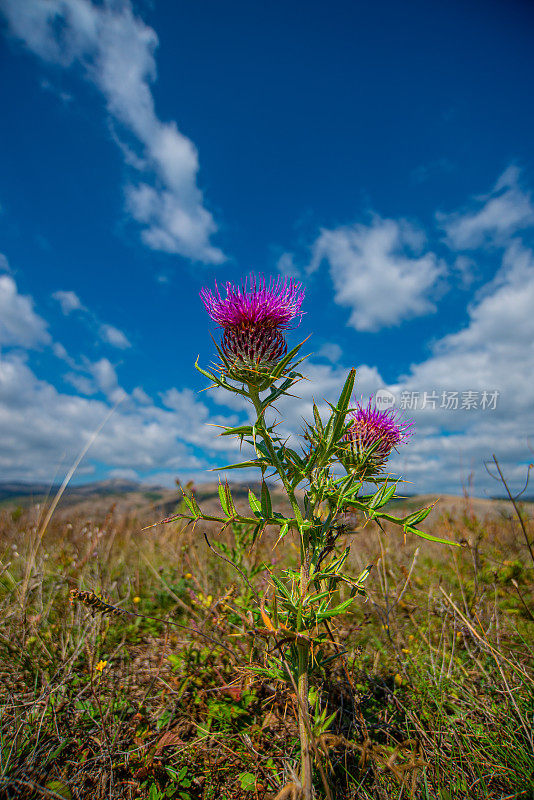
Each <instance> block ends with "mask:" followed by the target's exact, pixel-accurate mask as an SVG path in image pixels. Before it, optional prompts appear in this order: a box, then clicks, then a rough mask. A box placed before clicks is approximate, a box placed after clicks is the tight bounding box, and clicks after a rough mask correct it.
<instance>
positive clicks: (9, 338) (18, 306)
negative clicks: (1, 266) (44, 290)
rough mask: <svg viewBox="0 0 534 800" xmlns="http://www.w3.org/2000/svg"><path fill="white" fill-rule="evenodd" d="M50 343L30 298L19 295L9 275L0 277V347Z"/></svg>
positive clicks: (35, 345) (43, 324)
mask: <svg viewBox="0 0 534 800" xmlns="http://www.w3.org/2000/svg"><path fill="white" fill-rule="evenodd" d="M50 341H51V339H50V334H49V333H48V330H47V324H46V322H45V321H44V319H42V317H40V316H39V315H38V314H36V312H35V310H34V307H33V300H32V299H31V297H26V296H24V295H21V294H19V292H18V290H17V285H16V283H15V281H14V280H13V278H12V277H11V276H10V275H0V345H17V346H20V347H39V346H40V345H45V344H49V343H50Z"/></svg>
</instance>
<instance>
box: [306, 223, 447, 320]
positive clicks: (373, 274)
mask: <svg viewBox="0 0 534 800" xmlns="http://www.w3.org/2000/svg"><path fill="white" fill-rule="evenodd" d="M424 245H425V237H424V236H423V234H422V233H421V231H419V230H417V229H416V228H414V227H413V226H412V225H410V224H409V223H408V222H406V221H404V220H392V219H382V218H380V217H375V218H374V219H373V221H372V223H371V225H369V226H367V225H360V224H356V225H347V226H343V227H340V228H335V229H333V230H326V229H323V230H322V231H321V233H320V235H319V237H318V238H317V240H316V241H315V242H314V244H313V247H312V260H311V264H310V268H309V271H310V272H314V271H315V270H317V269H318V267H319V266H320V264H321V262H322V261H324V260H326V261H327V262H328V266H329V269H330V275H331V277H332V281H333V283H334V288H335V296H334V299H335V302H336V303H338V304H339V305H341V306H346V307H348V308H350V309H351V314H350V317H349V321H348V324H349V325H350V326H352V327H353V328H356V330H359V331H378V330H380V329H381V328H389V327H394V326H397V325H400V323H401V322H403V321H404V320H405V319H410V318H412V317H419V316H422V315H424V314H430V313H433V312H435V311H436V306H435V304H434V303H433V302H432V295H433V294H434V292H435V290H436V286H437V284H438V281H439V279H440V277H441V276H442V275H443V274H444V273H445V271H446V270H445V265H444V263H443V262H442V261H441V260H440V259H438V258H437V256H436V255H435V254H434V253H431V252H426V253H425V252H424Z"/></svg>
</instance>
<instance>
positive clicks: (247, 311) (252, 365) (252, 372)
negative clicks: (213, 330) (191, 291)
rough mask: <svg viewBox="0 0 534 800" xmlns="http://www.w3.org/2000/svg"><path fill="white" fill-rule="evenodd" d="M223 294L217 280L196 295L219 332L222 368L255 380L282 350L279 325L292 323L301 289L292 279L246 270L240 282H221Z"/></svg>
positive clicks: (283, 327)
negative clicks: (266, 277) (238, 284)
mask: <svg viewBox="0 0 534 800" xmlns="http://www.w3.org/2000/svg"><path fill="white" fill-rule="evenodd" d="M225 290H226V297H222V296H221V293H220V292H219V288H218V286H217V284H215V292H211V291H209V290H208V289H203V290H202V291H201V292H200V298H201V300H202V302H203V303H204V307H205V308H206V311H207V312H208V314H209V316H210V317H211V319H212V320H213V321H214V322H216V323H217V324H218V325H219V326H220V327H221V328H223V330H224V333H223V337H222V341H221V350H222V352H223V354H224V356H225V359H226V360H227V362H228V366H225V371H226V372H227V374H228V376H229V377H230V378H233V379H235V380H239V381H243V382H244V383H253V384H258V382H260V383H261V381H263V380H264V378H265V377H266V376H267V375H268V374H269V372H270V370H272V369H273V367H274V366H275V365H276V364H277V363H278V361H279V360H280V359H281V358H282V357H283V356H284V355H285V354H286V353H287V345H286V340H285V337H284V335H283V333H282V331H285V330H287V329H288V328H290V327H291V322H292V320H294V319H295V318H296V317H299V318H301V317H302V312H301V310H300V307H301V305H302V301H303V299H304V291H303V289H302V286H301V284H300V283H295V282H294V281H292V280H288V279H287V278H286V279H285V280H282V279H281V278H279V279H278V280H277V281H276V282H275V281H274V280H273V279H272V278H271V279H270V281H269V283H268V284H267V283H266V282H265V278H263V277H260V278H256V276H255V275H250V276H249V277H248V278H247V279H246V280H245V282H244V284H243V285H242V286H240V287H239V286H234V284H232V283H226V285H225Z"/></svg>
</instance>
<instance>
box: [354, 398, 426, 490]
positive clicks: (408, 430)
mask: <svg viewBox="0 0 534 800" xmlns="http://www.w3.org/2000/svg"><path fill="white" fill-rule="evenodd" d="M372 400H373V398H372V397H371V398H370V400H369V402H368V404H367V406H362V405H361V403H357V404H356V408H355V409H354V410H353V411H350V412H349V414H350V416H351V417H352V418H353V420H354V421H353V423H352V424H351V426H350V427H349V428H348V430H347V431H346V433H345V437H344V438H345V441H346V442H347V443H348V448H347V450H348V453H347V454H346V456H345V458H344V459H343V460H344V461H345V462H346V464H347V466H350V467H353V468H355V467H356V468H359V469H360V471H361V474H362V477H364V478H369V477H372V476H373V475H377V474H378V473H379V472H381V470H382V468H383V466H384V464H385V463H386V461H387V459H388V458H389V455H390V453H391V451H392V450H395V449H397V447H398V445H400V444H403V443H404V442H406V441H407V440H408V439H409V438H410V436H411V435H412V434H413V430H412V427H413V422H407V421H406V420H403V419H401V418H400V417H399V414H398V412H396V411H394V410H393V409H387V410H386V411H380V410H379V409H378V408H376V406H375V405H374V404H373V402H372Z"/></svg>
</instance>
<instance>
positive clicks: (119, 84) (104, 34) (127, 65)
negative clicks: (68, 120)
mask: <svg viewBox="0 0 534 800" xmlns="http://www.w3.org/2000/svg"><path fill="white" fill-rule="evenodd" d="M2 8H3V11H4V14H5V16H6V17H7V20H8V23H9V27H10V31H11V33H12V35H13V36H15V37H16V38H18V39H21V40H22V41H23V42H24V43H25V45H26V47H28V49H29V50H31V51H32V52H33V53H35V54H36V55H37V56H39V57H40V58H42V59H43V60H44V61H47V62H51V63H54V64H59V65H61V66H62V67H64V68H67V67H71V66H73V65H75V64H78V65H80V66H81V67H82V69H83V71H84V74H85V76H86V78H87V79H88V80H90V81H91V82H92V83H93V84H94V85H95V86H96V87H97V88H98V89H99V91H100V92H101V94H102V96H103V98H104V100H105V103H106V108H107V111H108V114H109V118H110V123H111V126H112V129H113V135H114V138H115V140H116V141H117V142H118V143H119V144H120V146H121V151H122V153H123V156H124V158H125V161H126V163H127V165H128V166H129V168H130V170H131V174H132V181H131V183H129V184H128V185H127V186H126V189H125V195H126V207H127V209H128V211H129V212H130V214H131V215H132V216H133V218H134V219H135V220H136V221H137V222H139V223H141V225H142V233H141V236H142V238H143V241H144V242H145V243H146V244H147V245H148V246H149V247H151V248H153V249H156V250H163V251H165V252H168V253H178V254H180V255H182V256H185V257H187V258H191V259H194V260H198V261H202V262H205V263H210V264H218V263H220V262H221V261H223V260H224V255H223V253H222V252H221V250H219V249H218V248H216V247H214V246H213V245H211V243H210V238H211V236H212V235H213V234H214V233H215V232H216V230H217V226H216V224H215V221H214V219H213V216H212V215H211V213H210V212H209V211H207V210H206V208H205V207H204V200H203V196H202V192H201V190H200V189H199V187H198V185H197V175H198V170H199V162H198V153H197V150H196V148H195V145H194V144H193V143H192V142H191V140H190V139H188V138H187V137H186V136H184V135H183V134H182V133H181V132H180V131H179V130H178V127H177V125H176V123H175V122H172V121H171V122H162V121H161V120H160V119H159V118H158V117H157V115H156V111H155V107H154V98H153V95H152V90H151V84H152V83H153V82H154V81H155V79H156V62H155V58H154V53H155V50H156V48H157V45H158V39H157V35H156V33H155V31H154V30H153V29H152V28H150V27H149V26H148V25H146V24H145V23H144V22H143V21H142V20H141V19H140V18H139V17H138V16H136V15H135V14H134V12H133V9H132V5H131V2H130V0H119V2H116V1H115V2H113V1H112V0H104V2H103V3H93V2H91V0H46V2H43V0H4V1H3V4H2ZM134 176H135V177H134Z"/></svg>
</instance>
